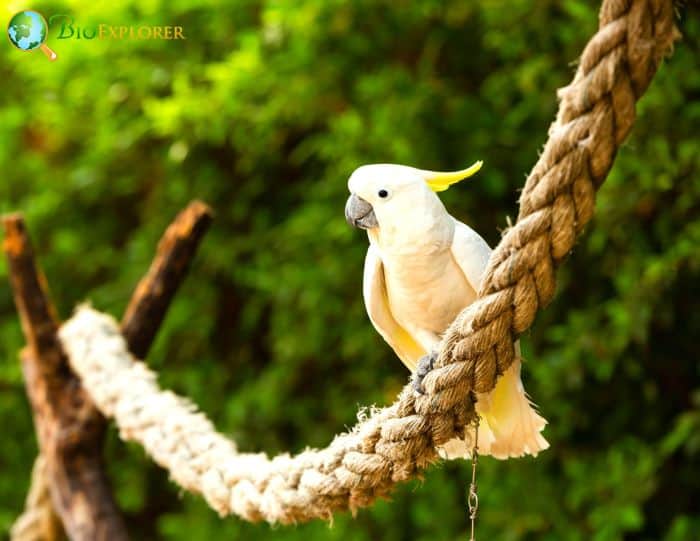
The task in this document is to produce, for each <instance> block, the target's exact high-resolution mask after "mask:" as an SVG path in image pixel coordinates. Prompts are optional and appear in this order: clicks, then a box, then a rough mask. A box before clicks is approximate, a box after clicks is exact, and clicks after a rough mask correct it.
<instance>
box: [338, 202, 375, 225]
mask: <svg viewBox="0 0 700 541" xmlns="http://www.w3.org/2000/svg"><path fill="white" fill-rule="evenodd" d="M345 219H346V220H347V222H348V223H349V224H350V225H351V226H353V227H359V228H360V229H372V228H373V227H379V222H378V221H377V217H376V216H375V215H374V209H373V208H372V205H370V204H369V203H368V202H367V201H365V200H364V199H362V198H361V197H358V196H357V195H355V194H352V195H351V196H350V197H349V198H348V202H347V203H346V204H345Z"/></svg>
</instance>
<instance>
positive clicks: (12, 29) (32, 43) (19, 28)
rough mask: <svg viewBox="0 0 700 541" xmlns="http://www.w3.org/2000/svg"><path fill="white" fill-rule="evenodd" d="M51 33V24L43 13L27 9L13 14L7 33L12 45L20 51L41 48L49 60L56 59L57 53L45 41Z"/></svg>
mask: <svg viewBox="0 0 700 541" xmlns="http://www.w3.org/2000/svg"><path fill="white" fill-rule="evenodd" d="M48 33H49V25H48V24H47V23H46V20H45V19H44V17H42V16H41V13H38V12H36V11H31V10H26V11H20V12H19V13H16V14H15V15H13V17H12V18H11V19H10V24H9V25H8V26H7V35H8V37H9V38H10V41H11V42H12V45H14V46H15V47H17V48H18V49H19V50H20V51H33V50H35V49H41V50H42V51H43V52H44V54H46V56H47V57H48V58H49V60H56V58H57V57H56V53H55V52H53V51H52V50H51V49H50V48H49V47H48V46H47V45H46V44H45V43H44V41H46V36H47V35H48Z"/></svg>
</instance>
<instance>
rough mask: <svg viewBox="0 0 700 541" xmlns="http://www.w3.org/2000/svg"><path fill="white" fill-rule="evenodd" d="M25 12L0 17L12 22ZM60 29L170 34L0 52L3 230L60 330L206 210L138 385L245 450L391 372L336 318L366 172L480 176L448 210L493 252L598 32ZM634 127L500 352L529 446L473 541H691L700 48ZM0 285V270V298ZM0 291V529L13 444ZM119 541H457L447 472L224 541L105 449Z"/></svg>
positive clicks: (161, 482) (481, 14)
mask: <svg viewBox="0 0 700 541" xmlns="http://www.w3.org/2000/svg"><path fill="white" fill-rule="evenodd" d="M24 7H26V6H23V5H22V6H20V5H17V6H15V5H14V4H12V5H8V6H7V10H6V12H5V15H6V18H7V19H9V17H10V15H11V14H12V12H13V11H17V10H19V9H21V8H24ZM33 8H34V9H37V10H39V11H41V12H42V13H44V14H45V15H46V16H50V15H51V14H54V13H67V14H72V15H73V16H74V17H75V19H76V21H77V24H84V25H96V24H99V23H108V24H161V25H162V24H170V25H175V24H177V25H181V26H183V27H184V33H185V36H187V40H185V41H181V42H179V41H134V40H132V41H122V42H118V41H99V40H91V41H90V40H80V41H78V40H56V33H57V30H56V29H55V28H54V29H52V30H51V32H50V35H49V40H48V43H49V45H50V46H51V47H52V48H53V49H55V50H56V51H57V53H58V54H59V60H58V61H57V62H55V63H49V62H47V61H46V60H45V59H44V58H43V57H42V56H40V55H38V54H37V55H28V54H23V53H20V52H18V51H16V50H15V49H13V48H12V47H11V46H9V44H8V45H7V46H6V47H4V48H0V74H1V75H2V77H3V80H4V81H6V82H9V84H4V85H2V88H1V89H0V142H1V143H2V144H0V167H1V170H2V173H3V179H2V182H0V211H2V212H6V211H10V210H21V211H22V212H24V213H25V215H26V216H27V220H28V222H29V226H30V228H31V232H32V235H33V237H34V240H35V243H36V245H37V246H36V247H37V251H38V253H39V255H40V257H41V262H42V265H43V266H44V268H45V270H46V273H47V275H48V278H49V281H50V283H51V285H52V290H53V294H54V297H55V300H56V302H57V304H58V306H59V308H60V311H61V313H62V315H63V316H64V317H67V316H68V315H69V314H70V311H71V309H72V307H73V306H74V305H75V304H76V303H77V302H80V301H81V300H84V299H85V298H90V299H91V300H92V301H93V302H94V304H95V305H96V306H97V307H98V308H100V309H104V310H108V311H110V312H111V313H113V314H115V315H118V314H120V313H121V311H122V310H123V309H124V307H125V305H126V302H127V300H128V297H129V295H130V292H131V290H132V288H133V287H134V285H135V283H136V281H137V280H138V278H139V277H140V275H141V274H142V273H143V272H144V271H145V269H146V267H147V265H148V263H149V261H150V258H151V256H152V254H153V251H154V248H155V244H156V242H157V239H158V238H159V236H160V234H161V232H162V231H163V229H164V227H165V226H166V225H167V223H168V222H169V221H170V219H172V217H173V216H174V215H175V213H176V212H177V211H178V210H179V209H180V208H182V207H183V206H184V205H185V204H186V203H187V202H188V201H189V200H190V199H192V198H195V197H197V198H201V199H204V200H206V201H208V202H209V203H211V204H212V205H213V206H214V208H215V211H216V222H215V224H214V226H213V228H212V230H211V231H210V233H209V234H208V236H207V238H206V240H205V242H204V244H203V246H202V249H201V252H200V254H199V256H198V259H197V261H196V262H195V264H194V265H193V268H192V270H191V276H190V278H189V279H188V281H187V282H186V283H185V284H184V287H183V290H182V292H181V293H180V295H179V296H178V298H177V299H176V302H175V303H174V305H173V307H172V309H171V312H170V313H169V316H168V318H167V321H166V322H165V325H164V326H163V329H162V331H161V333H160V335H159V338H158V341H157V343H156V345H155V348H154V350H153V352H152V354H151V355H150V359H149V363H150V364H151V365H152V366H154V367H155V368H156V369H158V370H159V371H160V373H161V380H162V383H163V384H164V385H167V386H171V387H173V388H174V389H175V390H177V391H178V392H181V393H184V394H187V395H189V396H191V397H192V398H193V399H194V400H195V401H196V402H197V403H198V404H199V405H200V406H201V407H202V408H203V409H204V411H206V412H207V413H208V414H209V415H210V416H211V417H212V418H213V419H214V420H215V422H216V424H217V426H218V427H219V428H220V429H221V430H222V431H223V432H225V433H229V434H231V435H232V436H233V437H235V438H236V440H237V442H238V443H239V445H240V447H241V448H242V449H245V450H252V451H259V450H264V451H266V452H268V453H277V452H280V451H291V452H294V451H298V450H301V449H303V448H304V447H305V446H307V445H311V446H322V445H326V444H327V443H328V442H329V441H330V439H331V438H332V437H333V435H334V434H335V433H336V432H338V431H340V430H342V429H343V428H344V427H346V426H349V425H351V424H352V423H353V422H354V419H355V415H356V411H357V406H358V405H359V404H363V405H366V404H372V403H377V404H385V403H388V402H390V401H391V400H393V398H394V396H395V394H396V392H397V391H398V390H399V389H400V387H401V385H402V384H403V383H405V381H406V379H407V377H408V374H407V373H406V372H405V371H404V369H403V367H402V366H401V365H400V363H399V362H398V361H397V359H395V358H394V355H393V353H392V352H391V350H390V349H389V348H388V347H387V346H386V345H385V344H384V343H383V341H382V340H381V338H380V337H379V336H378V335H377V334H376V333H375V332H374V331H373V329H372V328H371V326H370V324H369V321H368V320H367V317H366V314H365V312H364V308H363V306H362V300H361V275H362V261H363V255H364V250H365V249H366V239H365V238H364V237H363V236H362V235H361V234H359V233H358V232H357V231H353V230H351V229H350V228H348V227H347V226H346V224H345V222H344V219H343V205H344V202H345V198H346V196H347V188H346V184H345V183H346V180H347V178H348V176H349V174H350V173H351V172H352V170H353V169H354V168H355V167H357V166H359V165H361V164H363V163H368V162H399V163H407V164H412V165H416V166H419V167H423V168H429V169H456V168H459V167H464V166H465V165H468V164H470V163H472V162H473V161H475V160H476V159H483V160H484V161H485V165H484V169H483V172H482V173H480V174H479V176H478V177H477V178H476V179H475V180H474V181H473V182H472V183H470V184H469V185H468V186H467V185H465V187H463V188H459V189H453V190H450V191H449V192H446V193H445V194H444V200H445V202H446V205H447V206H448V209H449V210H450V211H451V212H452V213H453V214H454V215H455V216H456V217H458V218H459V219H461V220H463V221H466V222H468V223H469V224H470V225H471V226H472V227H474V228H475V229H476V230H477V231H479V232H480V233H482V234H483V235H484V237H485V238H486V239H487V240H488V241H489V242H490V243H491V244H495V243H496V242H497V240H498V238H499V230H500V229H502V228H503V227H504V226H505V224H506V217H507V216H515V215H516V213H517V209H516V205H515V201H516V199H517V190H518V189H519V187H520V186H521V185H522V182H523V179H524V176H525V174H526V173H527V171H528V170H529V168H530V167H531V166H532V164H533V163H534V161H535V159H536V156H537V152H538V150H539V149H540V147H541V145H542V144H543V143H544V141H545V139H546V130H547V127H548V125H549V123H550V122H551V120H552V118H553V115H554V112H555V110H556V101H555V90H556V88H557V87H560V86H563V85H564V84H566V83H567V82H568V80H569V79H570V77H571V75H572V74H573V70H574V66H573V63H575V61H576V58H577V55H578V54H579V52H580V51H581V49H582V47H583V45H584V43H585V41H586V40H587V39H588V37H589V36H590V35H591V33H592V32H593V30H594V29H595V27H596V24H597V19H596V11H595V10H596V6H595V5H593V4H592V3H589V2H583V1H581V0H567V1H565V2H553V1H550V0H547V1H544V2H526V1H524V0H516V1H513V2H508V3H505V2H499V1H484V2H479V3H467V2H461V1H456V0H455V1H452V0H450V1H447V2H437V1H434V0H418V1H415V2H405V1H400V2H394V1H391V2H390V1H388V0H384V1H379V0H373V1H370V0H358V1H356V2H341V1H339V0H334V1H330V2H316V1H314V0H300V1H297V2H285V1H282V0H276V1H273V0H271V1H267V2H260V1H248V0H237V1H236V2H230V3H226V4H224V3H221V2H217V1H214V0H201V1H198V2H192V1H185V0H177V1H171V2H164V1H162V0H148V1H145V0H141V1H139V2H135V1H130V0H129V1H125V2H121V3H113V4H111V5H109V6H107V5H105V4H104V3H97V2H87V1H86V0H70V1H65V2H41V3H40V4H39V5H35V6H33ZM684 32H685V34H686V39H685V40H684V41H683V42H681V43H680V44H679V45H678V47H677V50H676V52H675V53H674V56H673V57H672V58H671V59H670V60H668V61H667V63H666V64H665V65H664V66H663V67H662V69H661V71H660V73H659V75H658V76H657V78H656V80H655V81H654V83H653V84H652V86H651V88H650V90H649V91H648V93H647V95H646V96H645V97H644V99H643V100H642V101H641V103H640V105H639V108H638V114H639V119H638V121H637V124H636V126H635V130H634V132H633V134H632V136H631V138H630V140H629V142H628V143H627V144H626V145H625V146H624V147H623V148H622V149H621V151H620V152H619V156H618V160H617V163H616V165H615V168H614V170H613V172H612V174H611V176H610V178H609V180H608V182H607V183H606V184H605V186H604V187H603V189H602V190H601V192H600V194H599V196H598V205H597V216H596V218H595V220H594V222H593V223H592V225H591V226H590V227H589V231H588V232H587V233H586V234H585V235H584V237H583V238H582V240H581V241H580V242H579V244H578V246H577V248H576V250H575V251H574V253H573V254H572V256H571V257H570V259H569V261H568V262H567V263H566V265H564V266H563V267H562V269H561V272H560V276H561V279H560V285H559V293H558V297H557V300H556V301H555V302H554V303H553V305H552V306H551V307H549V308H548V309H547V310H545V311H544V312H543V313H542V314H541V315H540V317H539V319H538V321H537V323H536V325H535V327H534V328H533V330H532V331H531V332H530V333H529V334H528V335H527V336H526V337H525V340H524V351H525V354H526V357H527V358H528V359H529V362H528V363H527V364H526V365H525V369H524V373H525V378H526V387H527V388H528V390H529V392H530V393H531V395H532V396H533V398H534V400H535V401H536V402H537V403H538V404H539V405H540V407H541V409H542V411H543V413H544V415H545V416H546V417H547V418H548V419H549V420H550V426H549V427H548V429H547V436H548V438H549V440H550V441H551V443H552V448H551V449H550V450H548V451H547V452H546V453H544V454H543V455H541V456H540V457H538V458H537V459H523V460H515V461H508V462H497V461H494V460H488V459H485V460H483V461H482V462H481V464H482V468H481V472H480V500H481V515H480V519H479V524H478V534H479V537H480V538H484V539H498V540H513V541H516V540H517V541H526V540H531V539H538V540H545V541H547V540H551V541H554V540H556V541H578V540H584V539H585V540H586V541H588V540H595V541H612V540H623V539H624V540H633V541H646V540H652V539H653V540H658V539H663V540H664V541H686V540H688V541H690V540H693V539H696V538H697V537H698V532H700V518H699V517H700V509H698V505H697V501H698V499H697V495H698V494H700V482H699V481H698V480H697V479H698V478H697V475H696V474H697V468H698V466H699V464H698V453H699V452H700V442H699V441H698V437H697V434H698V430H699V429H700V402H699V401H698V393H700V387H699V385H698V381H699V375H700V374H699V371H700V366H699V363H698V356H697V348H696V341H695V337H696V336H697V335H698V333H700V312H698V310H697V307H698V305H699V299H700V285H699V284H700V281H699V280H698V278H699V276H700V252H699V251H698V246H699V245H700V182H699V181H698V177H699V173H700V158H698V156H699V155H700V153H699V150H700V147H699V146H698V139H697V126H698V121H699V120H700V101H699V100H698V97H699V96H700V71H698V69H697V68H698V65H697V58H698V36H700V24H698V17H697V12H695V16H688V17H687V18H686V19H685V22H684ZM5 275H6V269H5V268H4V266H3V267H0V278H4V277H5ZM21 346H22V339H21V333H20V329H19V323H18V321H17V317H16V314H15V311H14V308H13V306H12V300H11V296H10V292H9V288H0V348H1V352H2V354H3V355H2V356H3V358H4V359H5V362H3V363H0V391H1V392H0V418H2V419H3V422H4V426H5V430H4V432H3V436H4V437H3V441H2V443H0V464H2V471H3V473H4V475H3V476H0V530H5V529H6V528H7V527H8V526H9V525H10V524H11V522H12V520H13V517H14V516H15V515H16V514H17V512H18V511H19V509H20V508H21V505H22V499H23V498H24V495H25V491H26V486H27V480H28V475H29V471H30V465H31V461H32V459H33V456H34V453H35V443H34V435H33V429H32V425H31V420H30V415H29V411H28V406H27V404H26V399H25V398H24V392H23V389H22V379H21V374H20V370H19V366H18V362H17V351H18V350H19V348H20V347H21ZM108 447H109V448H108V454H109V467H110V474H111V476H112V479H113V481H114V485H115V489H116V492H117V496H118V498H119V501H120V503H121V505H122V507H123V508H124V510H125V512H126V513H127V518H128V520H129V524H130V529H131V531H132V533H133V535H134V538H135V539H172V540H176V539H187V540H198V539H224V538H246V539H287V540H290V541H293V540H298V539H303V538H312V539H329V540H330V539H343V540H358V541H359V540H369V539H382V540H403V539H426V540H427V539H430V540H433V539H440V540H442V539H463V538H465V537H466V531H467V527H468V521H467V512H466V509H465V504H464V492H465V488H466V483H467V478H468V468H467V467H466V465H465V464H463V463H461V462H455V463H449V464H445V465H442V466H440V467H436V468H433V469H432V470H430V471H429V472H428V473H427V474H426V478H425V481H424V482H423V483H409V484H407V485H406V486H403V487H401V488H399V489H398V490H397V491H396V493H395V494H394V496H393V500H392V501H391V502H380V503H378V504H377V505H376V506H375V507H373V508H372V509H370V510H366V511H361V512H360V513H359V515H358V517H357V518H356V519H353V518H351V517H349V516H346V515H341V516H338V517H336V518H335V521H334V525H333V526H332V527H330V528H329V527H328V525H326V524H323V523H314V524H309V525H302V526H298V527H295V528H270V527H268V526H267V525H249V524H246V523H242V522H240V521H238V520H237V519H226V520H224V521H221V520H220V519H219V518H218V517H217V516H216V514H215V513H214V512H213V511H211V510H210V509H208V508H207V507H206V505H205V504H204V503H203V502H202V501H201V500H200V499H199V498H197V497H194V496H189V495H181V494H180V493H179V491H178V489H177V488H176V487H174V486H173V485H171V484H170V483H168V481H167V478H166V475H165V474H164V473H163V472H162V471H160V470H158V469H157V468H156V467H155V466H154V465H153V464H152V463H151V462H150V461H149V460H148V459H147V458H146V457H145V456H144V455H143V452H142V451H141V450H140V449H138V448H136V447H134V446H124V445H122V444H121V443H119V442H118V441H117V438H116V435H115V434H113V433H112V434H110V442H109V446H108Z"/></svg>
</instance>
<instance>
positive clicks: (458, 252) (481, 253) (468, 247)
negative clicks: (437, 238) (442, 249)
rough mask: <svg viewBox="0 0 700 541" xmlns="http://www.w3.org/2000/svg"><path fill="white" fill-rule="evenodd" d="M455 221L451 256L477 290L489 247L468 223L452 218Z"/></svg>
mask: <svg viewBox="0 0 700 541" xmlns="http://www.w3.org/2000/svg"><path fill="white" fill-rule="evenodd" d="M452 219H453V220H454V223H455V233H454V238H453V239H452V249H451V251H452V256H453V257H454V258H455V261H456V262H457V265H459V267H460V268H461V269H462V272H463V273H464V276H465V277H466V278H467V281H468V282H469V285H470V286H472V288H473V289H474V291H476V292H478V291H479V286H480V285H481V278H482V276H483V274H484V271H485V270H486V265H487V264H488V262H489V257H490V256H491V248H489V245H488V244H486V241H485V240H484V239H482V238H481V236H479V234H478V233H477V232H476V231H474V230H473V229H472V228H471V227H469V226H468V225H465V224H463V223H462V222H460V221H459V220H455V219H454V218H452Z"/></svg>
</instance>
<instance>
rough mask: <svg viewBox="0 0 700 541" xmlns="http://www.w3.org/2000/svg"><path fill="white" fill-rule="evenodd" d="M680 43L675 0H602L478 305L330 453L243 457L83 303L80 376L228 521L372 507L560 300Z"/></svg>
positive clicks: (459, 428)
mask: <svg viewBox="0 0 700 541" xmlns="http://www.w3.org/2000/svg"><path fill="white" fill-rule="evenodd" d="M676 36H677V32H676V30H675V28H674V25H673V6H672V2H671V1H670V0H634V1H632V0H606V1H605V2H604V3H603V6H602V8H601V12H600V29H599V31H598V33H597V34H596V35H595V36H594V37H593V38H592V39H591V40H590V41H589V43H588V44H587V46H586V48H585V50H584V52H583V55H582V57H581V61H580V64H579V67H578V70H577V73H576V76H575V78H574V80H573V82H572V83H571V84H570V85H569V86H568V87H566V88H563V89H561V90H560V92H559V98H560V100H561V103H560V108H559V113H558V115H557V119H556V121H555V122H554V124H553V125H552V126H551V128H550V132H549V140H548V142H547V144H546V146H545V148H544V151H543V153H542V155H541V156H540V159H539V160H538V162H537V164H536V165H535V167H534V169H533V171H532V173H531V174H530V176H529V177H528V179H527V182H526V185H525V188H524V190H523V192H522V195H521V199H520V215H519V217H518V221H517V223H516V224H515V226H514V227H512V228H511V229H510V230H509V231H508V232H507V233H506V234H505V235H504V237H503V238H502V240H501V242H500V243H499V245H498V247H497V248H496V250H495V251H494V252H493V254H492V256H491V260H490V262H489V266H488V269H487V272H486V274H485V277H484V280H483V284H482V288H481V291H480V298H479V299H478V300H477V301H476V302H475V303H474V304H472V305H471V306H469V307H468V308H467V309H466V310H465V311H464V312H462V313H461V314H460V315H459V316H458V317H457V319H456V320H455V322H454V323H453V324H452V325H451V326H450V328H449V329H448V330H447V332H446V334H445V338H444V339H443V342H442V347H441V351H440V355H439V358H438V361H437V363H436V364H437V368H436V369H435V370H433V371H432V372H431V373H430V374H428V376H427V377H426V378H425V380H424V383H425V387H426V391H427V392H426V394H425V395H423V396H415V395H414V393H413V392H412V390H411V389H410V387H406V388H405V389H404V390H403V391H402V393H401V394H400V396H399V397H398V400H397V401H396V402H395V403H394V404H393V405H392V406H390V407H387V408H383V409H378V410H376V411H373V412H372V414H371V415H370V416H368V417H366V418H361V419H360V422H359V423H358V424H357V425H356V426H355V427H354V428H353V429H352V430H351V431H350V432H347V433H345V434H341V435H339V436H337V437H336V438H335V439H334V441H333V442H332V443H331V444H330V445H329V446H328V447H327V448H326V449H323V450H307V451H305V452H303V453H301V454H299V455H297V456H295V457H291V456H289V455H281V456H277V457H275V458H273V459H271V460H270V459H268V458H267V457H266V456H265V455H263V454H238V453H237V452H236V449H235V445H234V443H233V442H231V441H230V440H228V439H226V438H224V437H223V436H221V435H219V434H217V433H216V432H215V430H214V427H213V426H212V425H211V423H210V422H209V421H208V420H207V419H206V418H205V417H204V416H203V415H202V414H200V413H197V412H196V409H195V408H194V406H193V405H191V404H190V403H189V402H187V401H185V400H184V399H181V398H178V397H176V396H175V395H173V394H172V393H170V392H167V391H161V390H160V389H159V388H158V386H157V384H156V382H155V375H154V374H153V373H151V372H150V371H149V370H148V369H147V368H146V367H145V365H143V364H142V363H139V362H135V361H134V360H133V359H132V358H131V357H130V356H129V354H128V352H127V350H126V347H125V345H124V343H123V340H122V339H121V337H120V336H119V334H118V330H117V329H118V327H117V326H116V323H114V322H113V321H112V320H111V319H110V318H108V317H106V316H103V315H101V314H98V313H96V312H94V311H92V310H89V309H81V310H79V311H78V312H77V314H76V316H74V318H73V319H72V320H71V321H69V322H68V323H66V325H65V326H64V328H63V329H62V331H61V336H62V339H63V341H64V346H65V347H66V350H67V352H68V354H69V356H70V358H71V363H72V366H73V368H74V370H75V371H76V372H77V373H78V374H79V375H80V376H81V378H82V379H83V382H84V384H85V386H86V388H87V389H88V391H89V392H90V394H91V395H92V397H93V399H94V400H95V402H96V404H97V405H98V407H99V408H100V409H101V410H102V412H103V413H104V414H106V415H108V416H114V417H115V419H116V421H117V424H118V426H119V428H120V432H121V434H122V436H123V437H124V438H126V439H132V440H135V441H139V442H140V443H141V444H143V445H144V447H145V449H146V450H147V452H148V453H149V454H151V456H152V457H153V458H154V460H156V462H158V463H159V464H161V465H162V466H164V467H166V468H167V469H168V470H169V471H170V474H171V476H172V478H173V479H174V480H175V481H176V482H178V483H179V484H180V485H182V486H183V487H184V488H186V489H188V490H192V491H194V492H197V493H201V494H203V495H204V497H205V498H206V499H207V501H208V502H209V504H210V505H211V506H212V507H213V508H214V509H216V510H217V511H219V513H221V514H230V513H234V514H237V515H239V516H241V517H243V518H245V519H247V520H253V521H257V520H267V521H269V522H279V523H293V522H301V521H306V520H310V519H313V518H329V517H330V516H331V515H332V514H333V512H335V511H337V510H342V509H351V510H354V509H356V508H358V507H365V506H368V505H370V504H371V503H372V502H373V501H374V500H375V498H376V497H378V496H381V495H384V494H386V493H387V492H388V491H389V490H390V489H391V488H392V486H393V485H394V484H395V483H397V482H399V481H402V480H406V479H409V478H411V477H413V476H415V475H417V474H418V472H419V471H420V470H421V469H423V468H424V467H425V466H427V465H428V464H430V463H432V462H434V461H435V460H436V459H437V454H436V451H435V447H436V445H440V444H442V443H445V442H446V441H448V440H449V439H451V438H453V437H455V436H459V435H460V434H462V433H463V431H464V427H465V426H466V425H467V423H468V422H469V421H470V420H471V419H472V417H473V413H474V412H473V403H472V400H471V398H470V397H471V396H472V395H471V393H472V392H487V391H489V390H491V389H492V388H493V387H494V385H495V381H496V378H497V377H498V374H500V373H502V372H503V371H504V370H505V369H506V368H507V367H508V366H509V365H510V363H511V362H512V361H513V357H514V349H513V343H514V341H515V340H516V339H517V337H518V336H519V335H520V334H521V333H522V332H523V331H525V330H526V329H527V328H528V327H529V326H530V325H531V324H532V321H533V319H534V317H535V314H536V312H537V310H538V309H539V308H540V307H543V306H545V305H546V304H547V303H548V302H549V301H550V300H551V298H552V297H553V294H554V289H555V278H554V270H555V268H556V266H557V265H558V264H559V263H560V262H561V261H562V260H563V258H564V257H565V256H566V254H567V253H568V252H569V251H570V250H571V248H572V246H573V243H574V241H575V238H576V236H577V235H578V234H580V232H581V230H582V228H583V226H584V225H585V224H586V223H587V222H588V221H589V220H590V218H591V216H592V214H593V207H594V198H595V191H596V189H597V188H598V187H599V186H600V184H601V183H602V182H603V180H604V179H605V176H606V175H607V173H608V171H609V170H610V167H611V166H612V163H613V160H614V157H615V153H616V151H617V148H618V147H619V145H620V144H621V143H622V141H623V140H624V138H625V137H626V135H627V134H628V133H629V130H630V129H631V126H632V124H633V121H634V111H635V102H636V100H637V99H638V98H639V97H640V96H641V95H642V93H643V92H644V90H645V89H646V87H647V86H648V84H649V82H650V81H651V79H652V77H653V75H654V73H655V72H656V69H657V67H658V64H659V62H660V60H661V59H662V58H663V56H664V55H665V54H666V53H668V52H669V51H670V49H671V46H672V43H673V41H674V39H675V38H676Z"/></svg>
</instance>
